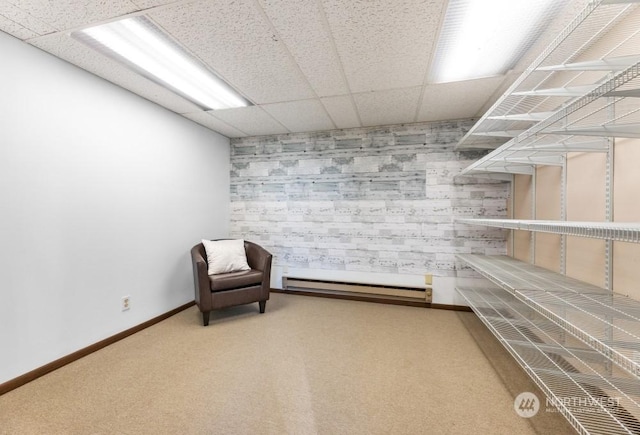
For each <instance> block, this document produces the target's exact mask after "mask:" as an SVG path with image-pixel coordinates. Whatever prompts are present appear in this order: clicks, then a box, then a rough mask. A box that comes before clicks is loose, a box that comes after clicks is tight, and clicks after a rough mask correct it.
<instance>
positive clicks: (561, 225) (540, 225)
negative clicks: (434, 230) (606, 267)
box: [456, 219, 640, 243]
mask: <svg viewBox="0 0 640 435" xmlns="http://www.w3.org/2000/svg"><path fill="white" fill-rule="evenodd" d="M456 222H458V223H462V224H468V225H482V226H487V227H495V228H505V229H510V230H523V231H535V232H543V233H552V234H564V235H568V236H578V237H588V238H593V239H603V240H615V241H619V242H629V243H640V223H638V222H577V221H572V222H567V221H550V220H526V219H456Z"/></svg>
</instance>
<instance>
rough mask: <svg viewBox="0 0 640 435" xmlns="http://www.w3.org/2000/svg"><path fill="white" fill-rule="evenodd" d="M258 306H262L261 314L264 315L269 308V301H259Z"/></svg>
mask: <svg viewBox="0 0 640 435" xmlns="http://www.w3.org/2000/svg"><path fill="white" fill-rule="evenodd" d="M258 305H260V313H264V309H265V307H266V306H267V301H258Z"/></svg>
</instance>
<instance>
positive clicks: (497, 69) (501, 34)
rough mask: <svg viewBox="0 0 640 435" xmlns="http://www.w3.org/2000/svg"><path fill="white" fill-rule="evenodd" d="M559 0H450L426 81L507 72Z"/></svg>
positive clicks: (486, 75)
mask: <svg viewBox="0 0 640 435" xmlns="http://www.w3.org/2000/svg"><path fill="white" fill-rule="evenodd" d="M563 4H564V1H558V0H449V6H448V8H447V13H446V16H445V20H444V24H443V26H442V29H441V31H440V39H439V40H438V45H437V48H436V53H435V56H434V59H433V63H432V67H431V73H430V77H429V79H430V80H429V81H430V82H432V83H444V82H455V81H460V80H470V79H475V78H482V77H491V76H496V75H500V74H505V73H506V72H507V71H508V70H510V69H511V68H513V67H514V66H515V64H516V63H517V61H518V60H519V59H520V57H522V55H523V54H524V53H525V52H526V50H527V49H529V48H530V47H531V46H532V45H533V43H534V42H535V39H536V38H537V37H538V36H540V34H541V33H542V31H543V30H544V28H545V27H546V25H547V24H548V23H549V22H550V20H551V19H552V18H553V15H554V14H555V13H556V12H557V11H558V10H559V8H560V7H561V6H562V5H563Z"/></svg>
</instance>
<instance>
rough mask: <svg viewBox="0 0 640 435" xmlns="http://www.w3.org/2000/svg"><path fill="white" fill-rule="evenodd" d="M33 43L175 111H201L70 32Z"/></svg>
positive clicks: (42, 38)
mask: <svg viewBox="0 0 640 435" xmlns="http://www.w3.org/2000/svg"><path fill="white" fill-rule="evenodd" d="M29 43H30V44H32V45H34V46H36V47H38V48H41V49H42V50H44V51H47V52H49V53H51V54H53V55H54V56H58V57H59V58H61V59H64V60H66V61H68V62H70V63H72V64H74V65H77V66H79V67H80V68H83V69H85V70H87V71H89V72H91V73H93V74H96V75H97V76H100V77H103V78H105V79H107V80H109V81H110V82H112V83H114V84H116V85H118V86H121V87H123V88H125V89H128V90H130V91H131V92H133V93H135V94H138V95H140V96H141V97H143V98H146V99H147V100H150V101H153V102H155V103H158V104H160V105H161V106H164V107H166V108H168V109H169V110H172V111H174V112H177V113H187V112H195V111H198V110H201V109H200V107H198V106H196V105H195V104H193V103H191V102H190V101H188V100H186V99H184V98H182V97H180V96H178V95H176V94H174V93H173V92H171V91H169V90H168V89H166V88H164V87H162V86H159V85H157V84H155V83H154V82H152V81H151V80H148V79H146V78H144V77H142V76H141V75H138V74H136V73H134V72H132V71H131V70H129V69H127V68H125V67H124V66H122V65H120V64H119V63H117V62H115V61H113V60H111V59H109V58H108V57H106V56H104V55H102V54H100V53H98V52H97V51H94V50H92V49H91V48H89V47H87V46H86V45H84V44H82V43H81V42H78V41H76V40H75V39H73V38H71V37H70V36H68V35H67V34H66V33H57V34H52V35H47V36H42V37H39V38H36V39H32V40H30V41H29Z"/></svg>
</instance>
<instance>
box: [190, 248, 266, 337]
mask: <svg viewBox="0 0 640 435" xmlns="http://www.w3.org/2000/svg"><path fill="white" fill-rule="evenodd" d="M244 249H245V253H246V255H247V263H248V265H249V267H250V270H244V271H240V272H229V273H221V274H216V275H209V274H208V264H207V253H206V251H205V247H204V245H203V244H202V243H198V244H197V245H195V246H194V247H193V248H191V261H192V263H193V278H194V281H195V301H196V305H197V306H198V308H199V309H200V311H201V312H202V323H203V324H204V326H207V325H208V324H209V314H210V312H211V310H215V309H218V308H225V307H230V306H234V305H242V304H249V303H252V302H258V304H259V307H260V313H264V310H265V307H266V304H267V300H268V299H269V290H270V281H271V260H272V255H271V254H270V253H269V252H268V251H266V250H265V249H264V248H262V247H261V246H259V245H256V244H255V243H252V242H248V241H246V240H245V241H244Z"/></svg>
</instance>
